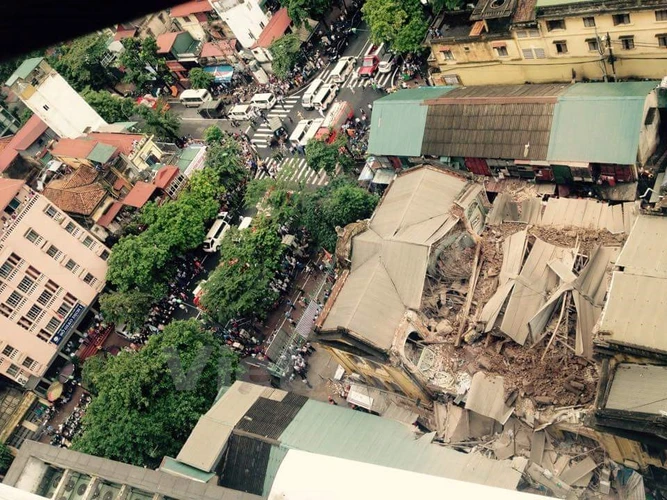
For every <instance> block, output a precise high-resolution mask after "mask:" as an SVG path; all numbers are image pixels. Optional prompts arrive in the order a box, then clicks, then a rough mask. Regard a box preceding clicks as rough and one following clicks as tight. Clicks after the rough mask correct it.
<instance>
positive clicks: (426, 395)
mask: <svg viewBox="0 0 667 500" xmlns="http://www.w3.org/2000/svg"><path fill="white" fill-rule="evenodd" d="M494 183H495V187H494V193H492V195H493V196H492V200H493V204H490V203H489V201H488V199H487V195H486V194H485V190H483V189H480V188H481V185H479V184H476V183H474V182H472V181H468V180H466V178H464V177H460V176H457V175H456V174H452V173H451V172H445V171H441V170H438V169H435V168H433V167H418V168H416V169H411V170H409V171H407V172H404V173H402V174H400V175H399V176H398V177H397V178H396V180H395V181H394V182H393V183H392V184H391V185H390V186H389V188H388V189H387V191H386V192H385V194H384V197H383V198H382V200H381V201H380V204H379V205H378V207H377V209H376V211H375V213H374V214H373V216H372V217H371V219H370V220H369V221H363V222H358V223H355V224H352V225H350V226H348V228H346V230H345V231H344V232H343V234H342V236H341V238H340V240H339V246H338V248H337V254H336V256H337V259H338V261H339V262H338V264H339V266H340V268H341V270H340V272H339V278H338V281H337V283H336V285H335V287H334V289H333V290H332V293H331V295H330V298H329V300H328V302H327V304H326V305H325V307H324V310H323V312H322V314H321V315H320V317H319V318H318V321H317V325H316V328H315V333H314V339H315V341H317V342H319V343H320V344H321V345H324V346H326V347H327V348H328V349H329V350H330V352H331V353H332V354H333V356H334V358H335V359H336V360H337V361H338V362H339V364H340V365H341V366H342V367H343V368H344V369H345V371H346V373H347V374H348V376H349V377H348V380H349V381H350V382H351V383H352V384H366V385H367V386H369V387H371V388H372V389H369V391H368V392H369V393H370V392H371V391H373V392H374V394H378V393H381V392H383V391H385V392H394V393H398V394H401V395H403V396H405V397H407V398H409V399H412V400H413V401H415V403H416V405H417V406H419V407H420V408H422V409H423V408H428V409H429V410H431V413H430V418H420V420H419V422H420V424H423V425H425V426H426V427H427V428H430V429H432V430H434V431H435V433H436V434H435V438H434V442H438V443H440V444H442V445H446V446H450V447H453V448H455V449H457V450H459V451H481V452H482V453H484V454H486V455H487V456H490V457H493V458H495V459H498V460H505V459H508V458H512V457H525V458H527V459H528V460H529V465H528V467H527V468H526V470H525V474H524V479H525V481H526V484H525V486H526V488H527V489H533V490H534V491H542V492H548V493H549V494H551V495H553V496H556V497H559V498H568V497H571V496H572V495H573V494H576V495H578V494H580V493H581V492H583V489H584V488H589V489H594V490H595V491H597V492H599V493H602V494H606V493H609V491H610V488H611V487H612V485H613V487H615V488H616V489H617V492H618V493H620V494H622V495H623V496H626V495H627V496H630V495H632V494H633V492H634V491H643V490H642V489H641V488H643V487H644V482H643V481H644V477H642V475H640V474H638V473H637V472H642V473H644V474H647V475H646V476H645V477H647V478H648V480H649V483H650V482H651V481H652V480H655V481H656V482H657V483H659V482H660V481H659V480H658V479H656V478H659V477H661V472H662V469H663V468H664V467H665V461H664V460H663V457H664V449H665V446H663V445H662V443H663V442H664V441H663V440H664V438H665V437H666V436H665V433H664V428H665V427H664V424H665V422H667V420H665V419H666V418H667V417H665V415H667V404H666V403H665V401H667V394H664V393H665V392H667V390H666V389H664V388H663V387H665V384H662V386H661V385H660V384H661V383H660V381H661V380H663V378H664V377H665V376H667V370H666V369H665V368H664V367H663V366H661V364H662V365H666V364H667V363H665V358H664V355H665V354H667V346H665V345H663V344H664V342H663V341H662V339H661V337H660V336H659V335H658V334H657V328H658V326H657V325H659V319H655V320H654V319H651V320H650V321H649V318H653V316H651V315H652V314H653V315H654V316H655V315H656V314H657V315H658V317H659V316H660V315H661V314H662V313H661V312H656V311H659V310H661V308H660V305H659V304H656V301H659V300H660V297H661V293H660V291H659V285H657V284H655V282H656V280H661V279H664V277H665V276H664V274H667V271H660V269H661V263H660V262H659V261H658V262H657V263H653V264H652V265H650V266H647V267H649V268H650V269H649V270H648V271H647V270H646V269H645V268H643V267H641V266H639V268H636V267H633V266H632V265H631V264H630V261H638V262H643V261H647V262H648V261H651V260H656V258H657V259H659V258H660V256H661V255H663V253H660V250H659V249H658V250H656V249H655V246H656V245H658V243H655V244H654V245H653V247H651V246H650V245H649V246H648V247H647V249H645V250H644V251H643V252H644V253H643V255H640V254H641V252H640V251H639V250H634V251H632V250H630V248H635V247H636V248H639V247H642V246H641V245H640V243H639V242H638V241H639V240H640V238H644V239H653V240H656V241H661V239H660V237H659V236H658V235H659V234H660V231H659V229H658V228H656V227H655V225H656V224H658V223H657V222H653V223H652V224H653V226H651V228H650V229H649V230H648V231H647V230H646V227H645V225H646V224H647V223H646V222H645V218H646V217H645V216H641V215H640V213H639V206H638V204H636V203H635V202H627V203H617V204H608V203H602V202H598V201H596V200H591V199H566V198H553V197H551V198H549V197H548V196H544V191H543V190H541V189H540V186H538V185H535V184H527V183H523V182H521V181H515V180H509V181H508V182H506V183H504V182H502V181H501V182H497V181H494ZM658 220H661V219H658ZM665 222H667V221H665ZM665 229H667V228H665ZM645 233H646V234H645ZM629 234H630V235H631V237H630V239H629V241H628V244H627V245H626V247H625V248H623V245H624V243H625V241H626V239H627V238H628V235H629ZM640 235H643V236H640ZM635 241H637V242H636V243H635ZM630 245H632V247H631V246H630ZM642 248H643V247H642ZM622 249H623V250H622ZM666 250H667V249H666ZM656 252H657V253H656ZM649 255H652V257H649ZM619 266H622V267H619ZM637 269H639V270H637ZM656 269H657V270H656ZM642 273H644V274H642ZM642 280H643V281H646V283H644V285H646V286H647V287H648V282H650V283H651V286H652V287H649V289H650V290H652V292H646V291H645V292H643V293H644V294H646V293H649V294H652V300H653V302H652V303H650V305H646V306H641V307H640V305H639V303H637V306H636V310H637V311H638V313H640V314H638V317H637V318H636V321H632V322H631V321H629V318H627V306H623V312H621V304H622V303H623V301H624V300H626V299H627V294H628V293H629V294H632V293H635V294H637V297H638V299H637V300H641V297H644V295H642V294H639V293H638V292H637V289H638V288H639V287H640V286H644V285H639V284H638V282H640V281H642ZM624 281H626V282H628V281H634V282H635V283H634V284H633V285H627V284H624V283H623V282H624ZM614 289H616V290H619V289H620V291H617V292H615V291H614ZM608 290H609V292H608ZM631 290H634V292H632V291H631ZM608 296H609V298H607V297H608ZM624 313H625V315H624ZM642 314H645V315H646V317H644V316H643V315H642ZM620 318H625V319H620ZM649 322H650V324H651V325H654V327H653V328H654V330H650V332H652V333H650V332H649V333H644V328H643V327H642V325H645V324H646V323H649ZM629 332H631V333H629ZM646 336H648V338H652V339H653V344H651V343H650V342H649V341H648V340H647V339H646V338H645V337H646ZM628 338H631V342H628ZM601 360H602V361H601ZM647 360H648V361H647ZM647 376H650V377H652V378H653V379H654V380H655V384H652V385H651V387H648V388H646V389H645V390H644V392H641V391H635V390H634V389H629V387H630V384H633V383H637V384H638V383H639V381H641V380H642V377H647ZM661 377H662V378H661ZM348 385H349V384H348ZM623 391H626V392H628V393H629V394H631V396H630V395H627V394H626V395H625V396H622V395H623ZM357 392H358V390H357ZM640 392H641V394H640ZM661 394H662V396H661ZM651 398H653V399H651ZM661 398H662V399H661ZM370 399H371V400H372V398H370ZM654 400H657V402H656V401H654ZM375 406H378V405H375ZM663 406H664V409H662V408H663ZM368 409H369V410H370V411H375V410H374V409H373V408H368ZM631 410H632V411H631ZM661 412H662V413H661ZM647 424H650V428H651V430H650V431H649V430H647Z"/></svg>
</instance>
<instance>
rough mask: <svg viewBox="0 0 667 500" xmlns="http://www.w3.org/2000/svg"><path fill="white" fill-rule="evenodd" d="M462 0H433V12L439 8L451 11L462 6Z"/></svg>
mask: <svg viewBox="0 0 667 500" xmlns="http://www.w3.org/2000/svg"><path fill="white" fill-rule="evenodd" d="M463 4H464V2H463V0H433V2H432V5H433V12H435V13H438V12H440V11H441V10H443V9H444V10H446V11H452V10H458V9H460V8H461V7H463Z"/></svg>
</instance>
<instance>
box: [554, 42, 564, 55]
mask: <svg viewBox="0 0 667 500" xmlns="http://www.w3.org/2000/svg"><path fill="white" fill-rule="evenodd" d="M554 45H555V47H556V54H567V43H566V42H565V40H556V41H555V42H554Z"/></svg>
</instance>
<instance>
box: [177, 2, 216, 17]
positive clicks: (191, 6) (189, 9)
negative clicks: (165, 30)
mask: <svg viewBox="0 0 667 500" xmlns="http://www.w3.org/2000/svg"><path fill="white" fill-rule="evenodd" d="M212 10H213V7H212V6H211V4H210V3H208V2H207V1H206V0H193V1H192V2H186V3H182V4H181V5H177V6H175V7H172V8H171V10H170V11H169V15H170V16H171V17H184V16H189V15H190V14H197V13H199V12H211V11H212Z"/></svg>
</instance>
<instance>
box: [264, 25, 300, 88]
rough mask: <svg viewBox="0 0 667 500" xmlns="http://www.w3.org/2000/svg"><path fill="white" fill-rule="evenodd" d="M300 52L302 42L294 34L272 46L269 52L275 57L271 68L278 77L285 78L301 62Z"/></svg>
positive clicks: (282, 37)
mask: <svg viewBox="0 0 667 500" xmlns="http://www.w3.org/2000/svg"><path fill="white" fill-rule="evenodd" d="M300 50H301V40H299V36H298V35H296V34H294V33H291V34H289V35H285V36H281V37H280V38H278V39H277V40H275V41H274V42H273V43H272V44H271V46H270V47H269V52H271V56H272V57H273V61H272V62H271V67H272V68H273V72H274V73H275V74H276V76H278V77H280V78H285V77H286V76H287V74H288V73H289V72H290V71H292V69H293V68H294V66H295V65H296V63H297V62H298V61H299V52H300Z"/></svg>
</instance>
